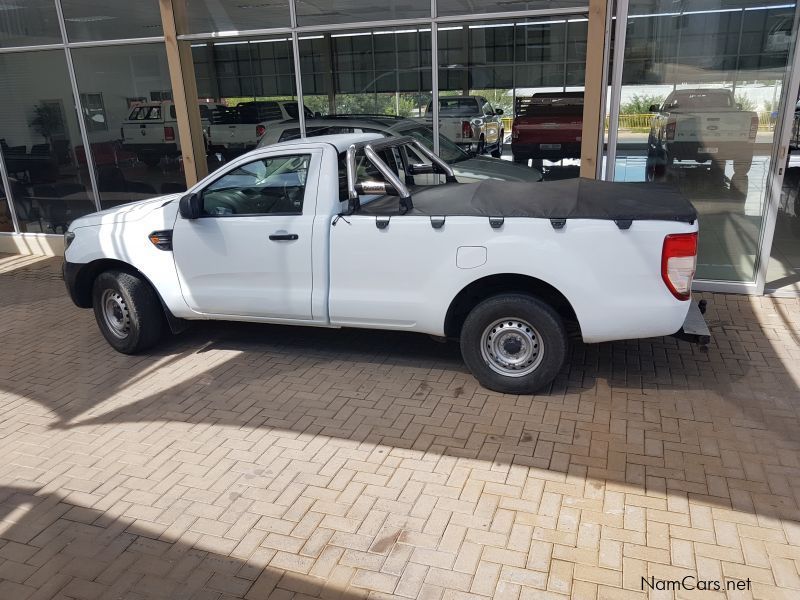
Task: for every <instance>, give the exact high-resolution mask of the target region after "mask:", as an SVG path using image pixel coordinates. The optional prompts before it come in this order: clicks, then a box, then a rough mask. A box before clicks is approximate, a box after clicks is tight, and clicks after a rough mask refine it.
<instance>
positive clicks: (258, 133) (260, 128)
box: [256, 125, 267, 137]
mask: <svg viewBox="0 0 800 600" xmlns="http://www.w3.org/2000/svg"><path fill="white" fill-rule="evenodd" d="M266 132H267V128H266V127H264V126H263V125H256V137H261V136H262V135H264V134H265V133H266Z"/></svg>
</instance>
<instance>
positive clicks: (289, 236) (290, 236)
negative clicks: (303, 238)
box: [269, 233, 300, 242]
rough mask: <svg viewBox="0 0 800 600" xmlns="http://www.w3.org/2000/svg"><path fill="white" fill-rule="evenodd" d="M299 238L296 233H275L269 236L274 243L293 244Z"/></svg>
mask: <svg viewBox="0 0 800 600" xmlns="http://www.w3.org/2000/svg"><path fill="white" fill-rule="evenodd" d="M299 238H300V236H299V235H297V234H296V233H273V234H272V235H270V236H269V239H271V240H272V241H273V242H292V241H294V240H296V239H299Z"/></svg>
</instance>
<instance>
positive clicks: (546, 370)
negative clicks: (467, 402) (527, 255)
mask: <svg viewBox="0 0 800 600" xmlns="http://www.w3.org/2000/svg"><path fill="white" fill-rule="evenodd" d="M567 345H568V342H567V334H566V329H565V328H564V324H563V322H562V320H561V317H560V316H559V315H558V313H557V312H556V311H555V310H553V308H552V307H551V306H550V305H548V304H546V303H544V302H542V301H541V300H539V299H537V298H534V297H532V296H527V295H524V294H507V295H502V296H494V297H492V298H489V299H487V300H484V301H483V302H481V303H480V304H478V305H477V306H476V307H475V308H474V309H472V312H470V313H469V315H468V316H467V319H466V321H465V322H464V327H463V328H462V330H461V355H462V356H463V358H464V362H465V363H466V364H467V367H469V369H470V371H472V374H473V375H474V376H475V377H476V379H477V380H478V381H479V382H480V383H481V385H483V386H484V387H486V388H488V389H490V390H494V391H496V392H503V393H507V394H533V393H534V392H536V391H538V390H540V389H541V388H543V387H545V386H546V385H548V384H549V383H551V382H552V381H553V379H555V377H556V375H558V372H559V371H560V370H561V367H562V366H563V364H564V361H565V360H566V355H567Z"/></svg>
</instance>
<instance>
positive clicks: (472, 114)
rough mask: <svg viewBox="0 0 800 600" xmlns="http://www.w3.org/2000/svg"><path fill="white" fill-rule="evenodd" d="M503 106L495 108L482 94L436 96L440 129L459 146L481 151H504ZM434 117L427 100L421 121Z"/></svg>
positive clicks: (495, 154)
mask: <svg viewBox="0 0 800 600" xmlns="http://www.w3.org/2000/svg"><path fill="white" fill-rule="evenodd" d="M502 114H503V111H502V109H499V108H498V109H495V108H493V107H492V105H491V103H490V102H489V101H488V100H487V99H486V98H484V97H483V96H443V97H441V98H439V132H440V134H441V135H443V136H445V137H447V138H449V139H451V140H453V141H454V142H455V143H456V144H458V145H459V146H464V147H465V148H467V149H468V150H472V151H474V152H475V153H476V154H478V155H481V154H485V153H487V152H490V153H491V154H492V156H494V157H495V158H500V157H501V156H502V155H503V141H504V138H505V130H504V129H503V119H502V118H501V115H502ZM432 119H433V102H428V107H427V108H426V109H425V117H423V119H422V120H423V121H425V122H427V123H430V122H431V121H432Z"/></svg>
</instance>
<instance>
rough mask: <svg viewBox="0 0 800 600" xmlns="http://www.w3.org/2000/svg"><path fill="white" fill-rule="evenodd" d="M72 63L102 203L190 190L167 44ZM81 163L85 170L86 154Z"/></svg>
mask: <svg viewBox="0 0 800 600" xmlns="http://www.w3.org/2000/svg"><path fill="white" fill-rule="evenodd" d="M72 60H73V63H74V65H75V76H76V77H77V80H78V90H79V91H80V94H81V101H82V103H83V112H84V122H85V124H86V130H87V134H88V136H89V143H90V147H91V151H92V158H93V159H94V164H95V168H96V171H97V187H98V191H99V192H100V203H101V204H102V205H103V206H104V207H109V206H115V205H118V204H124V203H125V202H132V201H135V200H142V199H144V198H150V197H153V196H156V195H158V194H168V193H175V192H180V191H183V190H185V189H186V182H185V178H184V175H183V172H182V163H181V161H180V155H181V149H180V140H179V139H178V121H177V117H176V114H175V106H174V104H173V103H172V101H171V98H172V89H171V86H170V79H169V73H168V71H167V59H166V54H165V50H164V46H163V44H141V45H129V46H112V47H104V48H79V49H74V50H73V51H72ZM205 110H206V112H207V111H208V110H209V108H208V107H206V109H205ZM77 155H78V157H79V159H80V160H82V161H84V162H85V149H84V148H83V147H82V146H81V147H80V148H78V149H77Z"/></svg>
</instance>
